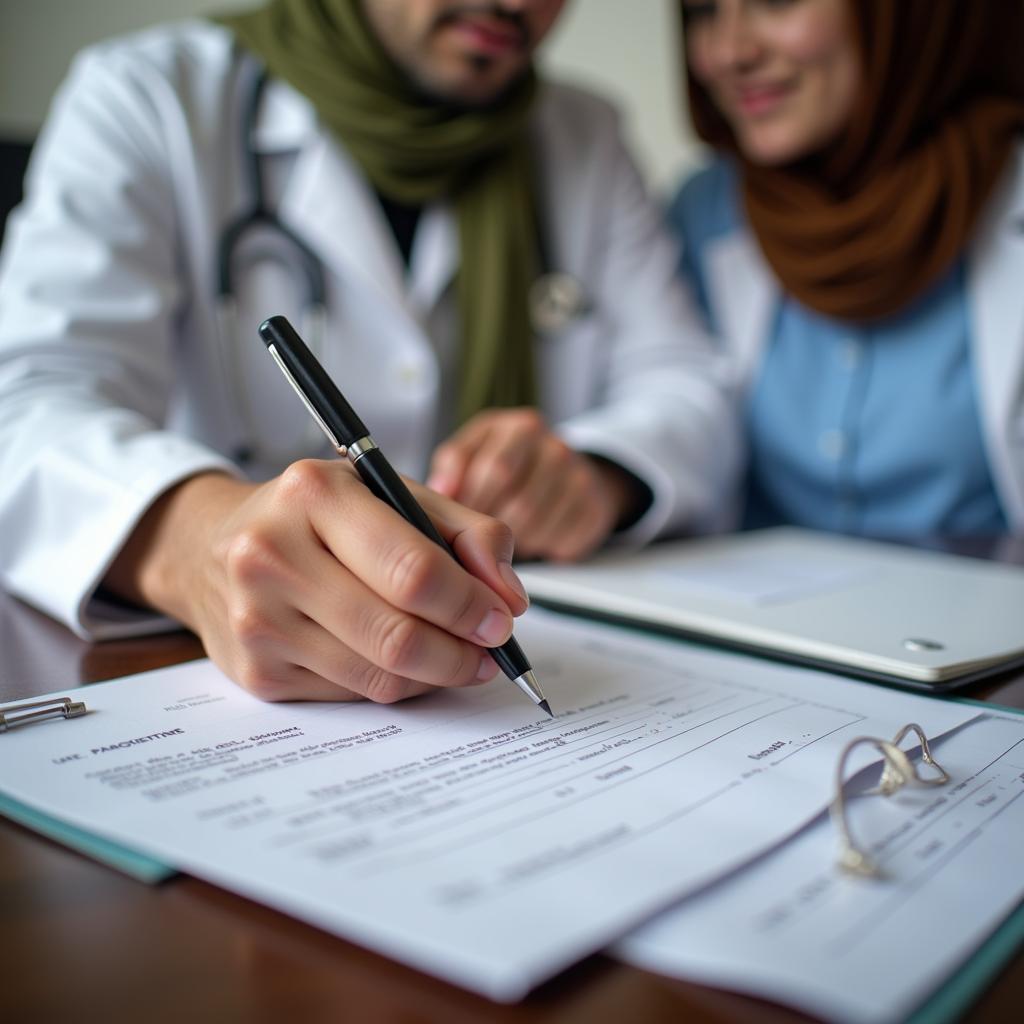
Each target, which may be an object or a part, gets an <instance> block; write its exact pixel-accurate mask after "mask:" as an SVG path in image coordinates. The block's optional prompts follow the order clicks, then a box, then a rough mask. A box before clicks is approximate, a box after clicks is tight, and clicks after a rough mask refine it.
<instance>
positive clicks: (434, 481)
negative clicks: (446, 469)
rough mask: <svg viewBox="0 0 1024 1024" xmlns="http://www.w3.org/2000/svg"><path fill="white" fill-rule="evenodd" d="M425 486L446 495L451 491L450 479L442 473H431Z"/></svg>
mask: <svg viewBox="0 0 1024 1024" xmlns="http://www.w3.org/2000/svg"><path fill="white" fill-rule="evenodd" d="M427 487H429V488H430V489H431V490H432V491H437V493H438V494H444V495H448V493H449V491H451V480H450V479H449V478H448V477H447V476H446V475H445V474H444V473H432V474H431V475H430V476H429V477H427Z"/></svg>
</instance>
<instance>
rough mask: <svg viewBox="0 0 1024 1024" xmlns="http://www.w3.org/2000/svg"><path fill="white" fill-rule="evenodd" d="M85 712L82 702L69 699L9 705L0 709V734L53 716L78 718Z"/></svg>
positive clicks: (57, 698)
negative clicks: (17, 726)
mask: <svg viewBox="0 0 1024 1024" xmlns="http://www.w3.org/2000/svg"><path fill="white" fill-rule="evenodd" d="M87 711H88V709H87V708H86V706H85V702H84V701H80V700H72V699H71V698H70V697H54V698H51V699H50V700H35V701H27V702H26V703H24V704H10V705H8V706H7V707H0V732H7V730H8V729H11V728H13V727H14V726H16V725H25V724H27V723H28V722H38V721H41V720H43V719H45V718H53V717H54V716H55V715H60V716H61V718H78V717H79V716H80V715H84V714H85V713H86V712H87Z"/></svg>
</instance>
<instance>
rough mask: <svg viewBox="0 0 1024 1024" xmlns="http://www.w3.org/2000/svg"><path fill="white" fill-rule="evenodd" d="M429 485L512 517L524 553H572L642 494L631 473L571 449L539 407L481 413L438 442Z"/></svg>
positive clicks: (589, 546) (581, 551)
mask: <svg viewBox="0 0 1024 1024" xmlns="http://www.w3.org/2000/svg"><path fill="white" fill-rule="evenodd" d="M427 486H428V487H431V488H432V489H433V490H435V491H437V492H438V493H440V494H444V495H446V496H448V497H450V498H453V499H455V500H456V501H459V502H461V503H462V504H463V505H468V506H469V507H470V508H473V509H476V510H477V511H478V512H483V513H486V514H487V515H490V516H494V517H495V518H497V519H500V520H502V521H503V522H505V523H507V524H508V526H509V527H510V528H511V529H512V532H513V534H514V535H515V538H516V553H517V555H519V556H520V557H521V558H550V559H553V560H555V561H573V560H575V559H578V558H582V557H584V556H585V555H588V554H590V552H592V551H593V550H594V549H595V548H597V547H598V546H599V545H600V544H602V543H603V542H604V541H605V540H606V539H607V537H608V535H609V534H610V533H611V532H612V530H614V529H615V526H616V525H617V524H618V523H619V522H620V521H621V519H622V518H623V517H624V516H625V515H626V514H627V513H628V512H629V511H630V510H631V509H632V508H633V506H634V505H635V503H636V502H637V500H638V495H637V493H636V490H635V488H634V484H633V481H632V478H631V477H629V475H628V474H627V473H625V472H624V471H622V470H619V469H618V468H617V467H615V466H612V465H610V464H608V463H605V462H603V461H601V460H598V459H594V458H591V457H590V456H588V455H585V454H582V453H580V452H577V451H574V450H573V449H572V448H570V447H569V446H568V445H567V444H566V443H565V442H564V441H562V439H561V438H559V437H558V436H557V435H555V434H554V433H552V431H551V430H550V428H549V427H548V426H547V424H546V423H545V422H544V419H543V417H542V416H541V415H540V414H539V413H538V412H537V411H536V410H534V409H494V410H487V411H485V412H482V413H479V414H477V415H476V416H474V417H473V418H472V419H471V420H469V421H468V422H467V423H466V424H464V425H463V426H462V427H461V428H460V429H459V430H458V431H456V433H455V434H453V435H452V436H451V437H450V438H449V439H448V440H447V441H445V442H444V443H443V444H441V445H439V446H438V448H437V450H436V451H435V453H434V458H433V461H432V463H431V471H430V477H429V479H428V480H427Z"/></svg>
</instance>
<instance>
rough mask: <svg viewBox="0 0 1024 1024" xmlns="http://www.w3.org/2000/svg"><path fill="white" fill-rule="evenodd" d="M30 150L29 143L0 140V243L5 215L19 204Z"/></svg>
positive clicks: (5, 221) (5, 220)
mask: <svg viewBox="0 0 1024 1024" xmlns="http://www.w3.org/2000/svg"><path fill="white" fill-rule="evenodd" d="M31 150H32V144H31V143H30V142H13V141H10V140H7V139H2V140H0V242H3V238H4V226H5V225H6V223H7V215H8V214H9V213H10V212H11V210H13V209H14V207H15V206H17V205H18V203H19V202H21V184H22V181H23V180H24V178H25V167H26V165H27V164H28V155H29V153H30V152H31Z"/></svg>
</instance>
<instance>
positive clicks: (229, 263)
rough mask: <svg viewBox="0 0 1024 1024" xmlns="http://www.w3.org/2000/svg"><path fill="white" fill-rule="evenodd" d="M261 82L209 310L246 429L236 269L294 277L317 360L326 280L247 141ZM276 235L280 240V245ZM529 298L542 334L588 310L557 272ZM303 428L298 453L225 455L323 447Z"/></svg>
mask: <svg viewBox="0 0 1024 1024" xmlns="http://www.w3.org/2000/svg"><path fill="white" fill-rule="evenodd" d="M268 80H269V76H268V74H267V72H266V70H265V69H264V68H262V67H259V68H257V69H256V73H255V76H254V79H253V83H252V88H251V90H250V93H249V96H248V97H247V99H246V102H245V105H244V106H243V108H242V119H241V154H242V160H241V166H242V173H243V177H244V180H245V187H246V190H247V193H248V195H249V196H250V197H251V202H250V205H249V206H248V207H247V208H246V209H245V210H244V211H243V212H242V213H241V214H239V215H238V216H237V217H235V218H234V219H233V220H231V221H230V222H229V223H228V224H227V226H226V227H225V228H224V229H223V231H222V232H221V235H220V238H219V239H218V242H217V292H216V309H217V322H218V328H219V331H220V336H221V345H220V351H221V353H222V359H223V362H224V365H223V371H224V379H225V381H226V382H227V388H228V390H229V392H230V394H229V396H228V400H229V403H230V405H231V406H233V407H234V409H235V412H236V413H237V415H238V419H239V421H240V422H242V423H243V424H244V425H245V427H246V428H251V427H252V426H254V425H255V424H256V423H258V422H260V418H259V417H257V415H256V410H255V409H253V403H252V400H251V398H250V396H249V394H248V393H247V389H246V386H245V382H244V380H242V379H241V374H239V373H237V372H234V371H233V367H238V366H240V365H241V363H240V360H239V358H238V357H239V356H240V355H241V351H240V346H241V344H242V342H241V339H240V338H239V336H238V334H239V332H238V328H237V322H238V316H237V313H238V306H237V302H236V299H235V291H236V288H235V284H236V282H237V281H238V280H239V278H240V275H241V273H242V271H243V270H245V269H251V268H252V267H253V266H254V265H255V264H256V263H257V262H259V261H260V260H269V261H272V262H275V263H277V264H279V265H280V266H282V267H283V268H284V269H285V270H286V271H287V272H288V273H289V274H291V275H292V276H293V277H294V278H295V279H296V281H297V283H298V284H299V286H300V288H301V293H302V294H304V295H305V299H306V302H305V307H304V311H303V314H302V317H301V323H302V332H303V335H304V338H305V340H306V343H307V344H308V346H309V348H310V350H311V351H312V352H313V354H314V355H315V356H316V357H317V359H319V360H320V361H321V362H322V361H323V349H324V338H325V334H326V326H327V281H326V275H325V272H324V265H323V262H322V261H321V259H320V257H319V256H317V254H316V253H315V252H313V250H312V249H311V248H310V247H309V246H308V245H307V244H306V243H305V242H304V241H303V240H302V239H301V238H299V236H298V235H297V234H296V233H295V232H294V231H292V230H291V228H289V227H288V225H287V224H285V223H284V221H282V220H281V218H280V217H278V215H277V214H276V213H275V212H274V211H273V210H272V209H271V208H270V204H269V203H268V201H267V188H266V181H265V178H264V173H263V166H262V164H261V161H260V159H259V155H258V154H257V152H256V148H255V146H254V145H253V141H252V140H253V137H254V133H255V130H256V124H257V121H258V118H259V114H260V107H261V105H262V101H263V94H264V90H265V89H266V85H267V82H268ZM268 234H272V235H274V236H276V239H277V241H276V242H275V243H274V244H273V245H266V244H264V245H261V246H259V247H258V248H257V247H253V248H252V251H251V252H250V253H249V255H248V258H247V259H246V260H245V261H243V260H242V259H241V258H240V254H241V249H242V246H243V243H244V242H245V240H246V239H247V238H248V237H249V236H254V235H260V236H262V237H263V238H264V240H266V237H267V235H268ZM539 234H540V235H541V239H542V240H541V253H540V256H541V260H540V262H541V266H542V267H549V266H551V263H550V261H549V260H548V258H547V253H546V252H545V251H544V244H543V232H539ZM281 241H283V242H285V243H286V244H284V245H281V244H280V243H281ZM528 301H529V307H530V321H531V323H532V325H533V328H534V330H535V331H536V332H537V333H538V335H542V336H550V335H554V334H557V333H559V332H561V331H564V330H565V329H566V328H568V327H570V326H571V325H572V324H573V323H574V322H576V321H578V320H580V319H581V318H583V317H585V316H587V315H588V314H589V313H590V312H591V311H592V304H591V302H590V300H589V299H588V297H587V294H586V291H585V290H584V288H583V285H582V283H581V282H580V280H579V279H578V278H577V277H575V276H574V275H572V274H569V273H566V272H564V271H550V270H544V271H542V273H540V274H539V275H538V276H537V278H536V279H535V280H534V282H533V284H532V286H531V287H530V291H529V296H528ZM271 312H273V311H271ZM309 430H310V434H309V436H308V437H305V436H304V437H303V438H302V445H303V446H304V447H303V449H302V450H301V451H296V450H293V451H291V452H282V451H274V450H272V449H270V448H268V447H267V446H266V445H262V444H260V445H259V446H258V447H259V450H258V451H257V446H256V444H255V443H243V444H240V445H237V446H236V447H235V448H234V450H233V451H232V456H233V458H234V459H235V461H236V462H238V463H240V464H241V465H243V466H244V465H246V464H249V463H252V462H254V461H256V460H259V461H263V462H265V463H267V464H270V465H273V464H279V465H285V464H287V463H288V462H291V461H293V459H295V458H300V457H302V455H309V454H310V453H312V452H315V451H317V450H318V449H319V448H320V447H322V444H321V441H322V438H321V437H320V435H319V433H318V432H317V429H316V424H312V425H311V426H310V428H309ZM246 434H247V436H249V437H254V436H255V434H254V433H253V432H252V431H251V430H250V429H247V430H246Z"/></svg>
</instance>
